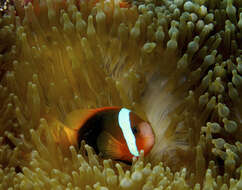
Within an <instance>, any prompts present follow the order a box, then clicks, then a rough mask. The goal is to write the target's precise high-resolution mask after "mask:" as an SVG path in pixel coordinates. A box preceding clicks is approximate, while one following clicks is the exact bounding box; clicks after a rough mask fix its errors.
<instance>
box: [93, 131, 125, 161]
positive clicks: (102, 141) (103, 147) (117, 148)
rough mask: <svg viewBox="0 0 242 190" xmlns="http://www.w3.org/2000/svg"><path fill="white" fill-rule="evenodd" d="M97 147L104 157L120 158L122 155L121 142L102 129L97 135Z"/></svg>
mask: <svg viewBox="0 0 242 190" xmlns="http://www.w3.org/2000/svg"><path fill="white" fill-rule="evenodd" d="M97 147H98V150H99V151H100V152H101V153H102V154H103V156H104V157H110V158H113V159H120V158H121V157H122V149H121V147H122V144H121V143H120V142H119V141H118V140H117V139H115V138H114V137H113V136H112V135H111V134H110V133H108V132H106V131H103V132H102V133H101V134H100V135H99V136H98V138H97Z"/></svg>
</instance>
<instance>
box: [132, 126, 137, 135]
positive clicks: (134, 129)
mask: <svg viewBox="0 0 242 190" xmlns="http://www.w3.org/2000/svg"><path fill="white" fill-rule="evenodd" d="M132 132H133V134H134V135H135V134H137V133H138V129H137V127H136V126H133V127H132Z"/></svg>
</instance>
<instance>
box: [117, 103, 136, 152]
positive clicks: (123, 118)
mask: <svg viewBox="0 0 242 190" xmlns="http://www.w3.org/2000/svg"><path fill="white" fill-rule="evenodd" d="M130 112H131V111H130V110H128V109H126V108H122V109H121V110H120V112H119V114H118V123H119V126H120V128H121V130H122V132H123V136H124V139H125V141H126V143H127V145H128V148H129V151H130V153H131V154H132V155H134V156H139V151H138V148H137V145H136V139H135V136H134V134H133V132H132V128H131V124H130V117H129V114H130Z"/></svg>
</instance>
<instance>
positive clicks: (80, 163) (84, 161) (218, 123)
mask: <svg viewBox="0 0 242 190" xmlns="http://www.w3.org/2000/svg"><path fill="white" fill-rule="evenodd" d="M241 41H242V3H241V1H240V0H234V1H233V0H222V1H221V0H213V1H208V0H191V1H186V0H173V1H171V0H162V1H161V0H145V1H143V0H139V1H132V2H131V6H130V7H128V8H120V6H119V3H118V2H116V1H114V0H110V1H103V0H100V1H99V2H97V1H92V0H89V1H85V0H80V1H77V0H76V1H75V0H67V1H63V0H40V1H38V0H34V1H33V2H32V4H31V3H28V4H26V5H25V6H24V2H23V1H17V0H16V1H14V2H12V3H11V5H10V4H9V5H8V8H7V10H4V11H1V16H0V42H1V43H0V76H1V81H0V101H1V104H0V115H1V117H0V189H4V190H6V189H20V190H27V189H75V190H80V189H86V190H91V189H101V190H106V189H115V190H117V189H144V190H148V189H155V190H161V189H167V190H168V189H169V190H175V189H181V190H182V189H196V190H199V189H204V190H208V189H223V190H227V189H230V190H232V189H233V190H236V189H237V190H239V189H241V188H242V163H241V160H242V159H241V157H242V143H241V141H242V128H241V127H242V126H241V125H242V118H241V117H242V102H241V101H242V100H241V98H240V96H241V94H242V76H241V75H242V57H241V53H242V50H241V46H242V43H241ZM111 105H120V106H123V107H128V108H132V109H133V110H135V111H136V112H138V113H140V114H141V115H143V117H147V119H148V120H149V121H150V123H151V125H152V127H153V129H154V132H155V135H156V139H155V145H154V148H153V149H152V151H151V153H150V154H149V156H147V157H145V158H144V157H143V156H142V153H141V156H140V158H139V159H138V160H134V161H133V164H132V166H126V165H125V164H123V163H121V162H114V161H112V160H103V159H102V158H100V157H98V156H97V155H95V154H94V153H93V150H92V149H91V147H89V146H87V145H85V144H82V147H81V150H77V149H75V148H74V147H73V146H71V147H67V146H65V143H64V142H65V140H66V139H67V136H66V134H65V132H64V131H63V130H62V128H61V126H59V124H58V122H54V123H51V122H48V121H47V119H46V117H45V116H46V115H53V116H54V118H55V119H56V120H59V121H62V122H64V119H65V116H66V115H67V114H68V113H69V112H71V111H72V110H75V109H78V108H96V107H102V106H111ZM55 139H63V143H56V141H55Z"/></svg>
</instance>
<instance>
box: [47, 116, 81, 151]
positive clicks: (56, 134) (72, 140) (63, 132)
mask: <svg viewBox="0 0 242 190" xmlns="http://www.w3.org/2000/svg"><path fill="white" fill-rule="evenodd" d="M44 118H45V119H46V120H47V122H48V125H49V126H50V127H51V129H52V130H51V131H52V136H53V138H54V141H55V142H56V143H58V144H65V145H66V146H68V147H69V146H70V145H74V146H77V135H78V131H77V130H74V129H71V128H69V127H68V126H66V125H64V124H63V123H62V122H61V121H60V120H58V119H57V118H56V117H55V116H53V115H52V114H51V113H49V114H46V115H45V116H44Z"/></svg>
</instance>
